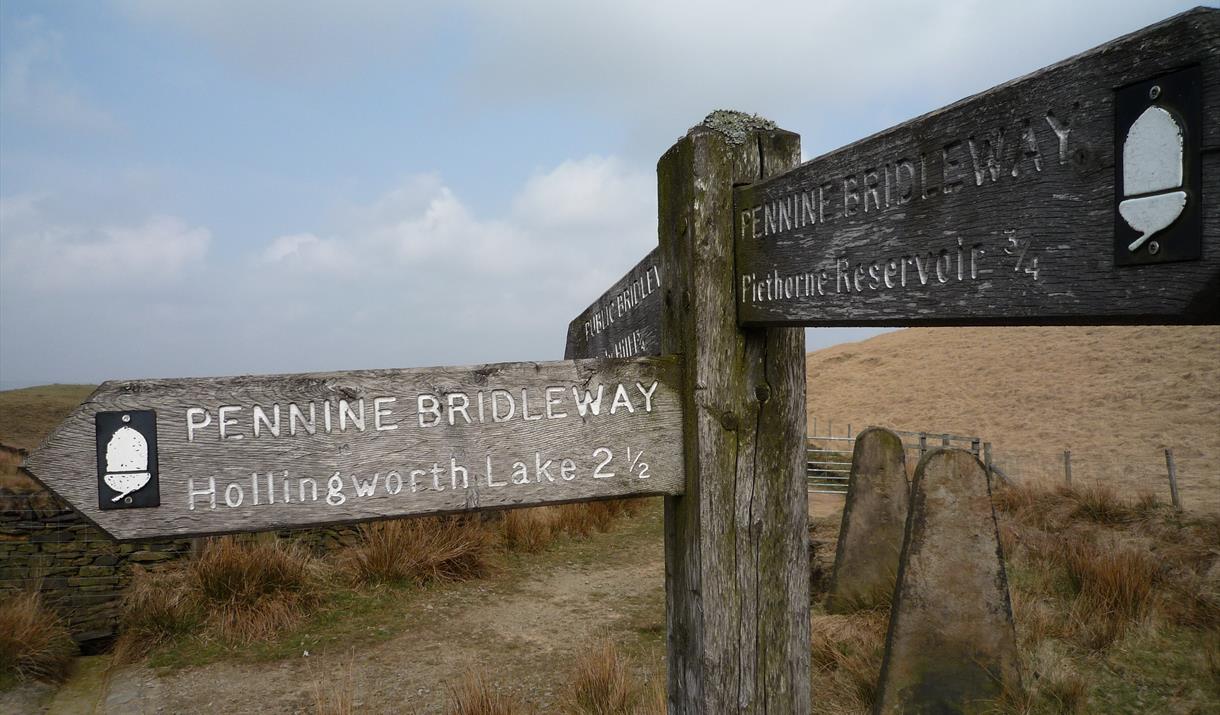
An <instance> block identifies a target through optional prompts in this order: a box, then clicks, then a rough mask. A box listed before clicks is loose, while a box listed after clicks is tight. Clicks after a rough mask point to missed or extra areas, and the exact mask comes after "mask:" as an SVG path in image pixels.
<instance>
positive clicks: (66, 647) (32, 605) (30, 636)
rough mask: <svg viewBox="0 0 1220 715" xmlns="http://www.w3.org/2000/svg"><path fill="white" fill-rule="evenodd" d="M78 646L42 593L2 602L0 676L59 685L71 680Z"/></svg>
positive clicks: (0, 616)
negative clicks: (70, 676) (71, 671)
mask: <svg viewBox="0 0 1220 715" xmlns="http://www.w3.org/2000/svg"><path fill="white" fill-rule="evenodd" d="M75 655H76V643H75V642H73V640H72V637H71V636H70V635H69V634H68V629H67V628H65V627H64V625H63V622H62V621H61V620H60V619H59V616H57V615H56V614H55V612H54V611H52V610H51V609H50V608H47V607H46V605H45V604H44V603H43V601H42V596H41V595H40V594H39V593H38V591H35V590H30V591H22V592H19V593H16V594H13V595H11V596H8V597H6V598H5V599H4V600H3V601H0V674H4V675H12V676H16V678H17V679H19V680H47V681H52V682H59V681H61V680H63V679H64V678H65V677H67V675H68V672H69V670H70V669H71V666H72V658H73V657H74V656H75Z"/></svg>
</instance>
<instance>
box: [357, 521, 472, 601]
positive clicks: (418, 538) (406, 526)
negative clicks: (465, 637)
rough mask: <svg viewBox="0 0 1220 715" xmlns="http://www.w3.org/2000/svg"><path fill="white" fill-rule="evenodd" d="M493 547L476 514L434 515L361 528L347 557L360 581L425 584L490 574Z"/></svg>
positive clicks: (379, 523) (367, 525) (383, 522)
mask: <svg viewBox="0 0 1220 715" xmlns="http://www.w3.org/2000/svg"><path fill="white" fill-rule="evenodd" d="M493 547H494V538H493V535H492V533H491V532H490V531H488V530H487V529H486V528H485V527H484V526H483V525H482V523H481V522H480V520H479V519H478V517H477V516H472V515H463V516H434V517H423V518H416V519H399V520H394V521H382V522H376V523H373V524H366V525H364V526H361V527H360V539H359V541H358V542H357V543H356V544H354V545H353V546H350V547H348V549H347V550H346V552H345V553H344V555H343V557H342V558H343V560H344V562H345V563H346V565H347V567H348V569H349V571H350V572H351V573H352V575H353V576H354V577H355V579H356V580H357V581H358V582H361V583H402V582H413V583H417V584H424V583H428V582H431V581H460V580H464V579H470V578H479V577H481V576H484V575H486V574H487V573H488V572H489V571H490V570H491V553H492V549H493Z"/></svg>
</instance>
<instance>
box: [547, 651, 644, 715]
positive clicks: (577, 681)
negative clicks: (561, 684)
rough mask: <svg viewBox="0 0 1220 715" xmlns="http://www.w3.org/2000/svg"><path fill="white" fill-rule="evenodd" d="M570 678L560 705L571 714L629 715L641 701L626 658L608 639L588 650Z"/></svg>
mask: <svg viewBox="0 0 1220 715" xmlns="http://www.w3.org/2000/svg"><path fill="white" fill-rule="evenodd" d="M571 678H572V679H571V680H570V681H569V682H568V684H567V688H566V691H565V693H564V696H563V705H564V710H565V711H566V712H569V713H572V715H631V713H634V712H635V710H634V708H635V706H636V704H637V703H638V702H639V701H640V700H641V695H642V693H640V692H637V690H636V688H635V687H633V683H632V678H631V675H630V674H629V672H628V668H627V665H626V663H625V661H624V660H623V658H622V656H620V655H619V652H618V648H617V647H615V645H614V643H612V642H611V641H609V640H606V641H602V642H601V643H598V644H596V645H594V646H593V647H592V648H591V649H589V650H588V651H587V652H586V653H585V655H584V657H582V658H581V659H580V660H579V661H577V663H576V667H575V669H574V670H573V672H572V676H571Z"/></svg>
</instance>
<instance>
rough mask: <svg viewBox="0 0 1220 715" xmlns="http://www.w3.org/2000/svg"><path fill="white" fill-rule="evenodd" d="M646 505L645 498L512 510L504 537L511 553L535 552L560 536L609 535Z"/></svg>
mask: <svg viewBox="0 0 1220 715" xmlns="http://www.w3.org/2000/svg"><path fill="white" fill-rule="evenodd" d="M643 502H644V500H643V499H609V500H606V501H597V502H583V503H579V504H561V505H559V506H541V507H530V508H526V509H511V510H508V511H506V512H504V517H503V519H502V521H501V522H500V524H501V526H500V532H501V538H502V540H503V543H504V545H505V547H507V548H508V549H509V550H511V551H524V552H526V553H534V552H537V551H541V550H542V549H544V548H546V547H547V546H549V545H550V544H551V543H552V542H553V541H554V540H555V539H557V538H559V537H560V536H564V535H566V536H569V537H571V538H576V539H583V538H587V537H589V536H590V535H591V534H593V533H594V532H603V533H604V532H607V531H609V530H610V529H611V528H613V527H614V522H615V521H616V520H617V519H619V518H622V517H624V516H633V515H635V514H636V513H638V512H639V510H640V508H641V506H642V504H643Z"/></svg>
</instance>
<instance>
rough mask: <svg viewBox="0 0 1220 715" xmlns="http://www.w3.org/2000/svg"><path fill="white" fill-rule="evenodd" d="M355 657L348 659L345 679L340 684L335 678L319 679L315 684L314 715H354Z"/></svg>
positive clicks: (344, 674)
mask: <svg viewBox="0 0 1220 715" xmlns="http://www.w3.org/2000/svg"><path fill="white" fill-rule="evenodd" d="M355 667H356V664H355V656H354V652H353V654H352V655H351V657H349V658H348V661H347V667H346V668H345V669H344V671H343V679H342V680H341V681H339V682H338V683H336V682H335V679H333V678H326V677H323V678H318V679H316V680H314V682H313V711H314V715H353V713H355V712H356V705H355V695H354V692H353V691H354V690H355V678H354V675H355V673H354V671H355Z"/></svg>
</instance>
